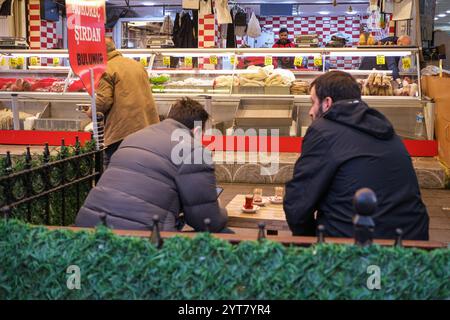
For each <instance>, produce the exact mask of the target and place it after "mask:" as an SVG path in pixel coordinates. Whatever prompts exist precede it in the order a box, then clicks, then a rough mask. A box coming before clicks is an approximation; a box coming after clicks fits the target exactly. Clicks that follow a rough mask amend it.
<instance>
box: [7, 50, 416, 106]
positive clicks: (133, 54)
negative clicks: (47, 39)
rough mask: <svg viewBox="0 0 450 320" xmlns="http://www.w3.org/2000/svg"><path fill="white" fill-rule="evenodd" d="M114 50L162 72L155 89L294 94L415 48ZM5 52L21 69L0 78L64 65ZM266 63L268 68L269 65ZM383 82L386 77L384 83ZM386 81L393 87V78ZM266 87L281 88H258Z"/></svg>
mask: <svg viewBox="0 0 450 320" xmlns="http://www.w3.org/2000/svg"><path fill="white" fill-rule="evenodd" d="M120 51H121V52H122V53H123V54H124V56H127V57H130V58H133V59H136V60H139V61H141V62H142V63H143V64H144V65H145V66H146V68H147V70H148V72H149V76H150V78H151V77H156V78H158V77H160V76H161V75H167V78H168V80H167V81H166V82H161V83H153V85H154V92H156V93H176V92H177V89H179V90H178V92H179V93H180V94H184V93H186V92H189V90H190V89H191V90H192V92H193V93H198V94H204V93H210V94H213V93H228V94H230V95H231V94H234V95H236V94H247V93H255V94H273V93H276V92H278V94H280V95H291V94H292V95H295V94H298V91H296V90H293V92H290V90H287V87H291V86H293V85H297V86H302V85H306V84H307V83H310V82H311V81H312V80H313V78H315V77H317V76H319V75H321V74H323V73H324V72H326V71H328V70H332V69H338V70H344V71H346V72H349V73H351V74H353V75H354V76H355V77H356V78H358V80H360V82H361V83H363V82H364V80H368V79H367V78H368V77H369V75H370V74H371V73H372V71H371V70H357V69H358V63H359V61H358V59H364V58H367V57H372V58H376V60H377V62H383V61H385V60H386V59H388V58H389V57H401V59H403V58H404V57H415V56H418V52H419V51H418V49H417V48H403V47H397V48H392V47H388V48H283V49H281V50H280V49H279V48H245V49H241V48H239V49H215V48H211V49H123V50H120ZM5 57H9V58H14V59H17V58H21V60H22V61H24V63H23V68H22V69H21V70H17V69H12V68H14V67H12V66H9V68H6V67H8V66H3V67H1V66H0V78H1V77H8V75H11V74H17V75H18V76H20V75H21V74H27V73H29V74H30V75H32V76H33V77H35V78H37V77H39V76H40V75H44V74H54V75H58V76H61V75H64V74H65V73H68V72H69V70H70V69H69V63H68V51H67V50H3V51H1V52H0V59H5ZM355 57H356V58H355ZM32 58H38V59H58V60H57V61H56V62H57V63H55V61H50V63H49V62H48V61H47V63H45V65H36V64H34V65H31V64H30V60H31V59H32ZM378 60H380V61H378ZM413 60H415V59H414V58H411V60H408V59H407V60H406V62H405V63H406V64H408V61H410V62H409V64H412V63H413ZM417 61H418V59H417ZM0 65H1V64H0ZM272 65H274V67H271V66H272ZM415 69H416V70H417V71H416V72H407V73H401V75H402V76H405V77H408V78H409V79H408V81H409V82H414V81H416V82H418V81H417V79H419V76H420V74H419V71H418V70H419V69H420V68H419V67H418V66H416V68H415ZM258 73H260V74H258ZM377 73H380V74H382V75H385V76H387V77H390V75H388V72H386V71H383V70H379V71H377ZM411 78H413V79H411ZM392 80H393V79H392ZM387 81H389V78H388V79H386V81H385V82H387ZM196 82H198V85H197V83H196ZM299 82H300V83H299ZM166 86H168V87H167V88H166ZM392 86H393V89H396V87H395V86H396V84H395V83H394V82H392ZM400 86H402V83H400ZM197 87H198V88H197ZM205 87H206V88H205ZM215 87H219V89H216V88H215ZM248 87H250V88H251V89H249V88H248ZM267 87H284V88H278V89H280V90H272V89H268V90H265V89H263V88H267ZM225 88H227V89H226V90H225ZM241 88H242V90H240V89H241ZM1 89H2V88H1V87H0V90H1ZM80 90H81V89H80ZM374 92H375V91H374ZM301 94H307V90H306V89H305V90H301ZM384 94H387V93H384ZM392 94H393V93H392ZM420 95H421V88H420V83H417V93H416V94H415V96H416V97H420Z"/></svg>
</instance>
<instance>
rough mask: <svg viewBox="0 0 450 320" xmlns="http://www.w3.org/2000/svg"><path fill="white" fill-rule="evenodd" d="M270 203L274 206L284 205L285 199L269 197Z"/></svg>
mask: <svg viewBox="0 0 450 320" xmlns="http://www.w3.org/2000/svg"><path fill="white" fill-rule="evenodd" d="M268 199H269V201H270V202H272V203H273V204H282V203H283V198H281V197H275V196H273V197H269V198H268Z"/></svg>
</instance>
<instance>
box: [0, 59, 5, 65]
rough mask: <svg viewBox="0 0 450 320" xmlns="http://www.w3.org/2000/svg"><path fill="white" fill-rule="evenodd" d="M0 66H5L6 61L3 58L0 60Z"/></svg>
mask: <svg viewBox="0 0 450 320" xmlns="http://www.w3.org/2000/svg"><path fill="white" fill-rule="evenodd" d="M0 66H2V67H4V66H6V59H5V58H1V60H0Z"/></svg>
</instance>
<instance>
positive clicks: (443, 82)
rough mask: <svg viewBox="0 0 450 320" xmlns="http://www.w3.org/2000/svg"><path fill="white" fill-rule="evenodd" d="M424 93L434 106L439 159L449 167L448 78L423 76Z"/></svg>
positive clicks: (449, 79) (449, 105)
mask: <svg viewBox="0 0 450 320" xmlns="http://www.w3.org/2000/svg"><path fill="white" fill-rule="evenodd" d="M422 83H423V84H424V85H425V86H424V93H425V95H427V96H428V97H430V98H432V99H433V100H434V102H435V104H436V109H435V110H436V126H435V128H436V138H437V140H438V145H439V159H440V160H441V161H442V162H444V163H445V164H446V165H447V166H449V167H450V78H447V77H443V78H440V77H434V76H425V77H423V79H422Z"/></svg>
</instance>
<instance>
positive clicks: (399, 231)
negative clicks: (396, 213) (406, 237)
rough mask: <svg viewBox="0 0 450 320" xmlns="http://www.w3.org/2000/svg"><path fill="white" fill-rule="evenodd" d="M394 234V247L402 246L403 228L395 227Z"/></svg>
mask: <svg viewBox="0 0 450 320" xmlns="http://www.w3.org/2000/svg"><path fill="white" fill-rule="evenodd" d="M395 234H396V235H397V237H396V238H395V244H394V246H395V247H403V230H402V229H400V228H397V229H395Z"/></svg>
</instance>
